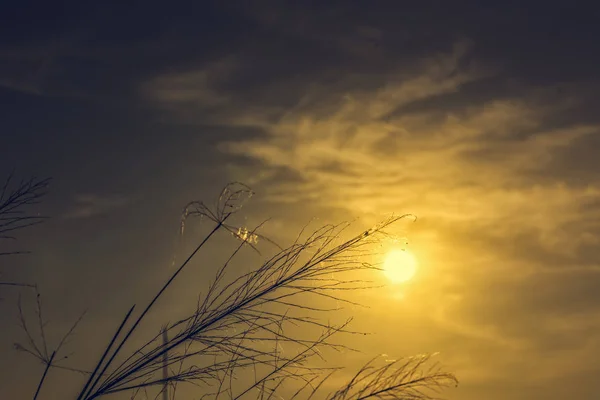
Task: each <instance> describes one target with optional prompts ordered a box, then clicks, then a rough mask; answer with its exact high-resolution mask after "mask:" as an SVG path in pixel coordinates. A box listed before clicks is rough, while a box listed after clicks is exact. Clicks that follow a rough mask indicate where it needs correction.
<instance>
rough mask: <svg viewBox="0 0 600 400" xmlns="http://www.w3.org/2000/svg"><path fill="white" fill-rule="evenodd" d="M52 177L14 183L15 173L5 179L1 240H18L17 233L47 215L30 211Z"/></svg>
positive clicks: (0, 196) (0, 212)
mask: <svg viewBox="0 0 600 400" xmlns="http://www.w3.org/2000/svg"><path fill="white" fill-rule="evenodd" d="M49 183H50V179H37V178H31V179H29V180H21V181H20V182H19V183H16V184H15V185H13V174H12V173H11V174H10V175H9V176H8V178H7V179H6V180H5V182H4V185H3V186H2V189H1V192H0V241H2V242H4V241H8V240H10V241H14V240H16V239H17V238H16V233H17V232H18V231H20V230H22V229H25V228H27V227H30V226H33V225H37V224H39V223H41V222H43V221H44V219H46V217H44V216H41V215H39V214H34V213H31V212H30V208H31V206H32V205H34V204H37V203H39V202H40V200H41V199H42V197H44V195H45V194H46V189H47V188H48V184H49ZM27 253H28V251H17V250H8V251H5V250H0V256H12V255H17V254H27ZM0 286H25V287H33V286H34V285H31V284H27V283H20V282H0Z"/></svg>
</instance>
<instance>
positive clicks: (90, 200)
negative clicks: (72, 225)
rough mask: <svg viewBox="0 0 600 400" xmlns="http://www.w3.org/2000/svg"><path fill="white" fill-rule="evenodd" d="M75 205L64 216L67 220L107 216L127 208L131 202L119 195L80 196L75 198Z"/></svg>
mask: <svg viewBox="0 0 600 400" xmlns="http://www.w3.org/2000/svg"><path fill="white" fill-rule="evenodd" d="M74 203H75V204H74V205H73V206H72V207H71V209H70V210H69V211H68V212H66V213H65V214H64V217H65V218H90V217H94V216H97V215H102V214H106V213H108V212H110V211H113V210H115V209H118V208H121V207H124V206H126V205H127V204H129V203H130V200H129V199H128V198H126V197H123V196H119V195H108V196H106V195H97V194H80V195H77V196H75V199H74Z"/></svg>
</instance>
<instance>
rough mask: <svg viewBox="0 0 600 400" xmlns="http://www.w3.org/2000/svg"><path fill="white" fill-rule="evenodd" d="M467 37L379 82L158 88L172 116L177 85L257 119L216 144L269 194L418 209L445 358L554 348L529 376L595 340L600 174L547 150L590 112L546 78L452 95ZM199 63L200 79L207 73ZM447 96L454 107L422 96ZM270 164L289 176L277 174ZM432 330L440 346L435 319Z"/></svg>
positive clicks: (472, 74) (473, 83)
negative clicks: (512, 89)
mask: <svg viewBox="0 0 600 400" xmlns="http://www.w3.org/2000/svg"><path fill="white" fill-rule="evenodd" d="M468 50H469V47H468V45H465V44H463V43H461V44H459V45H457V46H455V47H454V49H453V51H451V52H449V53H446V54H438V55H436V56H433V57H429V58H425V59H422V60H420V61H417V62H416V63H415V64H414V65H413V66H411V67H410V68H407V69H402V70H398V71H395V72H393V73H390V74H387V75H386V76H385V77H384V79H383V80H382V82H385V83H382V84H381V85H379V86H376V87H373V86H368V87H361V88H360V89H352V88H351V86H348V85H336V84H332V85H331V87H330V88H329V89H330V90H328V87H327V85H326V84H321V85H307V89H306V90H305V92H304V93H303V95H302V96H301V97H300V98H299V99H298V101H297V103H296V105H295V106H293V107H288V108H286V109H285V110H283V111H282V110H280V109H277V108H273V107H268V106H263V107H261V104H260V102H259V101H257V104H244V103H240V102H239V101H233V100H231V98H230V100H231V101H228V102H226V101H206V100H205V99H206V98H211V99H224V97H220V95H219V94H218V92H217V93H212V92H211V91H210V90H208V91H206V90H204V89H202V90H200V91H199V92H198V94H197V97H194V95H193V93H191V92H188V91H187V90H186V89H181V90H178V89H177V85H170V87H171V89H172V90H173V91H171V92H170V93H169V95H168V96H164V95H163V96H160V98H156V100H159V101H160V102H161V103H162V106H163V107H165V108H167V109H168V108H169V107H166V105H172V106H173V107H172V110H174V111H175V114H174V115H176V116H177V117H181V116H182V113H181V110H182V109H186V108H185V107H183V108H181V107H179V108H178V105H180V104H181V102H180V99H182V98H184V99H185V101H186V102H188V104H194V101H195V100H197V103H196V104H200V106H201V107H205V106H206V105H209V106H215V105H218V106H219V107H220V108H219V110H218V112H217V113H215V115H218V118H216V121H217V123H219V124H223V125H228V126H232V127H247V126H250V127H254V128H257V129H259V130H261V132H262V134H261V135H256V136H250V137H248V138H247V139H241V140H235V141H232V140H230V141H223V142H222V143H221V145H220V149H221V150H222V151H223V152H225V153H227V154H231V155H236V156H243V157H246V158H248V159H251V160H254V161H258V162H259V163H260V165H261V167H260V168H261V171H262V173H263V174H264V175H265V176H266V177H267V178H265V179H270V180H271V182H270V183H271V184H270V185H268V186H267V187H266V188H265V189H266V190H267V192H266V193H264V194H263V195H264V196H266V197H267V198H268V199H269V200H271V201H275V202H285V203H288V207H302V204H306V203H310V204H313V205H314V204H317V205H322V206H324V207H328V208H331V207H334V208H337V209H339V210H343V211H344V212H345V213H347V214H348V215H350V216H352V217H354V216H360V217H362V218H363V220H365V219H366V220H370V221H375V220H376V219H379V218H381V216H382V215H383V214H386V213H390V212H402V213H403V212H411V213H414V214H416V215H418V216H419V218H420V220H419V221H418V222H417V223H416V224H414V225H413V226H412V227H411V233H410V237H411V243H412V244H411V245H412V246H413V251H415V252H416V253H417V255H418V256H419V258H420V259H421V261H422V264H423V265H422V268H423V270H424V271H423V273H422V277H421V278H420V279H421V282H420V283H419V284H415V286H414V287H413V288H411V289H409V292H408V293H407V296H408V297H407V298H408V299H409V300H410V299H413V300H412V301H413V303H412V306H413V307H414V308H416V309H418V310H420V312H421V314H419V315H418V316H417V317H415V318H417V319H419V320H429V321H430V322H431V323H432V324H433V326H434V327H435V328H434V329H439V330H440V331H441V332H445V334H446V335H447V336H448V337H452V338H453V339H452V340H453V343H455V344H456V343H462V344H461V346H463V347H462V348H463V349H464V351H468V352H469V353H468V354H469V356H468V360H465V359H464V357H465V356H464V354H463V353H462V352H454V353H453V355H452V356H451V359H452V360H453V362H455V364H456V365H459V366H461V368H464V369H465V373H466V374H467V375H468V376H470V377H472V378H473V379H475V378H476V377H477V376H478V377H479V378H481V379H492V376H494V375H495V376H496V377H499V376H503V374H504V375H506V376H513V377H514V375H515V374H519V373H524V372H525V367H523V366H521V367H518V366H516V365H513V364H514V360H515V356H514V354H515V352H522V354H526V355H527V357H528V360H529V363H527V364H523V365H527V368H534V367H535V365H539V363H540V362H541V360H542V359H543V357H546V356H545V354H549V353H550V354H553V357H556V358H555V360H556V362H554V361H552V362H550V363H548V364H547V365H546V366H545V367H543V368H538V369H537V370H536V373H535V376H534V375H532V379H539V380H544V379H553V377H555V376H558V375H560V374H561V373H562V374H566V373H570V372H569V371H571V372H572V371H574V370H577V368H578V367H577V365H578V364H577V360H578V358H579V357H581V356H582V355H584V354H587V353H586V352H587V351H591V349H598V348H599V347H598V346H599V344H598V343H597V341H596V342H595V341H593V340H592V333H591V332H592V330H591V329H592V328H593V327H597V323H598V321H599V320H600V319H599V318H598V314H597V312H596V311H595V310H597V307H598V306H599V305H600V296H598V295H595V294H594V292H593V290H592V289H591V288H590V282H593V281H596V280H597V279H598V278H599V277H600V271H599V270H598V265H599V264H598V263H599V262H600V259H599V258H598V257H597V255H596V256H594V255H593V254H591V253H590V249H591V248H594V247H595V246H597V243H598V242H599V241H600V224H598V223H597V222H596V221H598V220H600V218H599V217H600V179H598V178H589V177H588V179H586V180H581V179H580V180H577V181H574V180H572V179H570V178H569V174H568V171H566V170H565V168H564V165H560V163H559V162H558V160H559V159H562V158H564V157H563V156H564V155H565V154H566V153H568V152H569V151H572V150H573V148H574V146H580V145H581V143H582V142H586V141H587V140H589V139H590V138H592V137H594V136H595V135H597V134H598V132H599V130H600V127H599V126H596V125H594V124H590V123H581V124H577V123H571V124H561V125H560V126H559V125H553V124H552V123H551V121H552V119H553V118H555V117H556V116H557V115H559V114H568V113H569V112H570V109H569V107H570V106H571V105H572V102H571V100H572V99H555V98H551V97H549V96H547V91H548V89H544V90H533V89H532V90H525V91H520V93H519V95H518V96H517V95H513V96H511V95H504V96H502V97H500V96H496V97H494V96H493V95H490V96H487V97H488V99H487V100H485V101H478V100H472V99H470V98H469V97H468V95H465V96H463V97H460V95H461V93H462V92H463V91H465V92H467V89H468V90H470V91H471V92H473V87H477V85H478V84H479V83H480V82H482V81H483V80H485V79H489V78H490V77H491V76H492V71H493V69H490V68H481V67H480V66H475V64H473V63H470V62H469V51H468ZM191 76H194V75H193V74H187V75H185V74H184V75H181V76H179V78H173V77H171V78H170V79H172V82H177V79H184V78H185V77H191ZM205 76H207V75H206V73H205V72H202V73H201V75H200V78H199V79H198V80H197V82H199V83H202V85H204V83H203V82H208V80H207V79H206V78H205ZM341 79H343V78H341ZM194 85H195V84H190V86H189V87H194ZM340 87H342V88H343V89H342V90H340ZM156 93H157V94H160V90H158V91H157V92H156ZM207 93H209V94H208V95H207ZM457 96H458V98H460V100H461V102H460V104H456V105H455V104H453V106H452V107H428V106H427V103H428V102H432V101H435V102H436V103H437V104H439V103H440V102H443V100H444V99H446V101H447V102H451V101H454V100H456V99H457ZM192 99H195V100H192ZM178 111H179V112H178ZM190 115H191V114H190V113H189V110H188V114H187V116H190ZM599 167H600V165H599ZM277 171H286V172H287V173H288V175H286V176H287V177H288V179H286V180H277V176H278V175H277ZM290 177H291V178H290ZM380 301H386V300H385V299H380ZM557 302H560V304H561V306H553V304H557ZM565 321H568V322H565ZM432 340H438V341H437V344H438V345H440V344H441V343H443V342H444V340H445V339H444V334H438V335H436V336H435V339H432ZM461 340H462V341H461ZM481 343H483V344H481ZM448 345H450V344H448ZM477 346H484V347H485V348H486V349H487V350H486V352H485V353H480V352H479V351H478V350H477V349H476V348H478V347H477ZM486 346H487V347H486ZM467 349H468V350H467ZM484 354H485V355H484ZM509 355H510V357H509ZM452 357H453V358H452ZM482 357H488V358H486V359H483V358H482ZM519 359H520V358H519ZM559 360H562V361H564V364H563V365H562V366H561V363H560V361H559ZM536 363H537V364H536ZM474 364H477V365H480V366H481V368H480V369H473V368H471V366H472V365H474ZM580 365H581V364H580ZM594 365H596V364H594V363H593V362H588V363H587V364H586V366H585V367H581V368H584V369H585V368H587V369H589V368H595V367H594ZM483 370H485V373H484V371H483ZM457 372H459V373H460V371H457ZM469 374H470V375H469Z"/></svg>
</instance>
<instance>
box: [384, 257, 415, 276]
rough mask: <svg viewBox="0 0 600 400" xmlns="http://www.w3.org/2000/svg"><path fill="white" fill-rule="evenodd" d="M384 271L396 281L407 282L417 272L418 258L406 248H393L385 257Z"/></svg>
mask: <svg viewBox="0 0 600 400" xmlns="http://www.w3.org/2000/svg"><path fill="white" fill-rule="evenodd" d="M383 272H384V273H385V275H386V276H387V277H388V279H389V280H391V281H392V282H394V283H400V282H406V281H408V280H410V279H411V278H412V277H413V276H414V275H415V273H416V272H417V259H416V258H415V256H413V255H412V254H410V253H409V252H408V251H406V250H392V251H390V252H389V253H388V255H387V257H386V258H385V262H384V263H383Z"/></svg>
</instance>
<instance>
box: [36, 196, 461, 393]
mask: <svg viewBox="0 0 600 400" xmlns="http://www.w3.org/2000/svg"><path fill="white" fill-rule="evenodd" d="M251 195H252V192H251V191H250V190H249V189H248V188H247V187H245V186H243V185H240V184H232V185H229V186H227V187H226V188H225V189H224V190H223V192H222V193H221V196H220V197H219V201H218V202H217V204H216V205H215V206H214V207H212V208H211V207H208V206H206V205H205V204H204V203H202V202H192V203H190V204H188V206H186V207H185V209H184V213H183V218H182V225H181V227H182V232H183V229H184V227H185V222H186V219H187V218H189V217H192V216H197V217H202V218H204V219H207V220H209V221H211V222H212V223H214V227H213V229H212V230H211V231H210V233H209V234H208V235H207V236H206V237H205V238H204V239H203V240H202V241H201V242H200V243H199V244H198V245H197V246H196V248H195V249H194V250H193V251H192V253H191V254H190V255H189V256H188V257H187V259H185V260H184V261H183V262H182V263H181V265H180V266H179V267H178V268H177V269H176V271H175V272H174V273H173V274H172V275H171V277H170V278H169V279H168V280H167V281H166V283H165V284H164V285H163V286H162V288H161V289H160V290H159V291H158V292H157V294H156V295H155V296H154V297H153V298H152V300H151V301H150V302H149V304H148V305H147V306H146V307H145V308H144V309H143V311H142V312H141V313H140V314H139V315H138V316H137V317H136V318H133V312H134V309H135V306H133V307H131V309H130V310H129V311H128V312H127V314H126V315H125V317H124V318H123V320H122V321H121V323H120V325H119V327H118V328H117V329H116V331H115V333H114V335H113V336H112V338H111V339H110V341H109V343H108V344H107V345H106V347H105V349H104V352H103V354H102V356H101V357H100V359H99V360H98V362H97V363H96V365H95V367H94V368H93V370H92V371H91V372H90V373H89V374H88V376H87V380H86V382H85V384H84V385H83V388H82V389H81V391H80V392H79V395H78V397H77V399H78V400H83V399H85V400H91V399H96V398H99V397H102V396H105V395H109V394H114V393H119V392H130V393H132V398H133V397H135V396H137V395H139V394H141V393H143V392H144V391H146V389H148V388H155V389H158V390H161V389H163V388H164V387H165V386H169V387H170V388H171V395H172V398H173V399H175V395H176V389H177V384H178V383H182V382H183V383H189V384H194V385H197V386H200V387H201V388H202V392H203V397H206V396H209V397H214V398H215V399H217V398H218V397H219V396H222V395H226V396H228V397H229V398H230V399H240V398H243V397H248V396H250V397H260V398H266V399H270V398H271V397H273V396H275V395H276V394H277V393H278V391H280V390H282V389H283V388H284V386H285V385H286V384H287V383H288V382H290V384H295V385H296V386H295V390H296V391H295V393H294V394H293V395H292V396H291V398H296V397H298V396H302V395H304V396H306V397H307V398H312V397H314V396H315V394H316V393H317V392H318V390H319V389H320V388H322V386H323V383H324V382H325V381H326V380H327V379H328V378H329V377H330V376H331V374H332V373H333V372H335V371H337V370H338V369H339V368H336V367H323V366H320V363H319V362H318V359H319V358H322V357H323V355H322V350H324V349H331V350H338V351H339V350H352V349H349V348H347V347H346V346H344V345H341V344H339V343H336V342H335V341H333V340H332V338H333V336H334V335H336V334H339V333H346V334H357V333H358V332H354V331H352V330H350V329H349V323H350V320H347V321H345V322H343V323H341V324H338V325H331V324H329V323H326V322H324V318H319V317H318V315H319V314H323V313H328V312H331V311H335V310H338V309H339V307H337V306H336V307H333V308H332V307H327V306H326V305H324V304H323V303H324V302H326V303H340V304H341V303H347V304H355V303H354V302H352V301H351V300H349V299H348V298H346V297H345V296H343V293H345V292H347V291H354V290H359V289H364V288H366V287H369V285H370V283H369V282H368V281H365V280H363V279H357V277H356V276H355V275H357V274H359V273H364V272H368V271H377V270H379V268H378V266H377V265H374V264H371V263H369V260H368V256H369V255H371V254H372V253H373V251H374V248H375V245H376V244H377V243H379V242H380V241H381V239H382V238H384V237H386V236H387V235H388V234H387V233H386V228H388V227H390V226H391V225H392V224H394V223H396V222H398V221H399V220H401V219H402V218H404V217H406V215H404V216H398V217H391V218H389V219H387V220H385V221H383V222H382V223H380V224H379V225H377V226H375V227H373V228H372V229H369V230H367V231H364V232H362V233H360V234H359V235H357V236H354V237H352V238H351V239H349V240H346V241H343V240H342V239H341V234H342V232H344V230H345V229H346V228H347V227H348V224H343V225H326V226H324V227H322V228H320V229H318V230H316V231H314V232H313V233H311V234H308V235H307V237H306V238H305V239H301V237H302V235H303V232H301V234H300V235H299V236H298V237H297V239H296V240H295V241H294V243H292V244H291V245H290V246H288V247H285V248H282V249H281V248H280V249H279V250H278V251H276V253H275V254H274V255H273V256H272V257H270V258H268V259H267V261H265V262H264V263H263V264H262V265H261V266H260V267H259V268H257V269H255V270H252V271H250V272H247V273H244V274H241V275H239V276H237V277H235V278H233V279H230V280H227V279H226V275H227V273H228V272H230V271H229V270H230V269H231V268H230V265H231V263H232V260H233V259H234V258H235V257H236V256H238V255H239V253H240V251H241V250H242V248H244V247H245V246H252V247H253V248H256V247H255V246H256V242H257V240H260V238H261V237H262V236H260V235H259V234H258V233H257V229H258V228H260V226H259V227H258V228H256V229H252V230H249V229H247V228H246V227H238V226H234V225H233V224H230V222H229V220H230V217H231V216H232V215H233V214H234V213H235V212H237V211H238V210H239V208H240V207H241V205H242V204H243V203H244V201H245V200H246V199H248V198H249V197H250V196H251ZM223 229H224V230H226V231H229V232H231V233H232V234H233V235H234V237H236V238H237V239H238V240H239V245H238V246H237V248H236V249H235V250H234V251H233V252H232V254H231V255H230V256H229V258H228V260H227V261H226V262H225V263H224V264H223V265H222V266H221V267H220V268H219V269H218V271H217V273H216V276H215V278H214V280H213V281H212V283H211V284H210V285H209V287H208V291H207V293H206V295H204V296H203V297H201V298H200V300H199V302H198V304H197V307H196V309H195V311H194V312H193V313H191V314H190V315H189V316H187V317H186V318H183V319H181V320H180V321H177V322H175V323H170V324H167V325H166V326H164V327H163V329H161V331H160V332H159V333H158V334H156V335H155V336H154V337H152V338H151V339H150V340H148V341H147V342H146V343H145V344H144V345H142V346H139V347H137V348H136V349H135V350H134V351H127V350H126V349H127V347H126V344H127V343H128V341H129V340H130V338H131V336H132V335H133V334H134V332H136V331H137V330H139V326H140V323H141V322H142V320H144V318H145V317H146V316H147V315H148V313H149V312H150V311H151V310H152V308H153V306H154V305H155V304H156V301H157V300H158V299H159V298H160V297H161V296H162V295H163V293H164V292H165V290H167V289H168V288H169V286H170V285H171V284H172V282H173V281H174V280H175V279H176V278H177V277H178V276H179V275H180V273H181V272H182V271H183V269H184V268H185V267H186V266H188V265H189V263H190V261H191V260H192V259H193V258H194V257H195V256H196V255H197V253H198V252H199V251H200V250H201V249H202V248H203V247H205V246H207V243H208V241H209V240H210V239H211V238H212V237H213V236H214V235H215V234H216V233H217V232H218V231H220V230H223ZM264 239H266V238H264ZM352 275H354V276H352ZM308 296H312V297H313V298H317V299H319V300H320V302H319V304H318V305H312V303H311V302H310V299H309V298H308ZM312 331H315V332H316V331H318V332H319V333H318V334H314V335H312V334H311V332H312ZM163 332H166V333H167V337H168V339H167V340H163V341H161V338H162V337H163ZM283 346H285V347H286V348H287V350H286V351H282V347H283ZM38 353H39V351H38V352H33V355H36V354H37V356H38V358H39V354H38ZM45 355H47V352H46V353H45ZM167 355H168V356H167ZM428 362H429V357H427V356H425V357H416V358H408V359H404V360H400V361H396V362H390V363H386V364H385V365H383V366H380V367H375V366H374V363H369V364H367V365H366V366H365V367H363V368H362V369H361V370H360V371H359V372H358V373H357V374H356V376H355V377H354V378H353V379H352V380H351V381H350V382H348V384H347V385H345V386H343V387H342V388H341V389H339V390H338V391H336V392H334V393H332V394H330V395H328V396H326V397H327V398H328V399H331V400H341V399H356V400H358V399H367V398H377V399H402V398H406V399H425V398H430V394H431V393H433V392H432V391H433V390H435V389H438V388H440V387H443V386H447V385H450V384H454V383H456V379H455V378H454V376H453V375H452V374H448V373H444V372H441V371H440V370H438V369H427V368H425V366H426V364H428ZM47 365H51V360H49V361H48V362H47ZM165 367H168V369H169V374H168V375H167V376H165V375H164V373H163V374H162V375H161V372H163V371H164V368H165ZM46 370H47V369H46ZM45 376H46V373H44V377H45ZM44 377H42V380H41V382H40V387H41V383H42V382H43V380H44ZM244 377H246V378H247V379H246V381H244V380H243V378H244ZM248 378H249V379H248ZM38 391H39V388H38ZM146 395H147V392H146Z"/></svg>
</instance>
